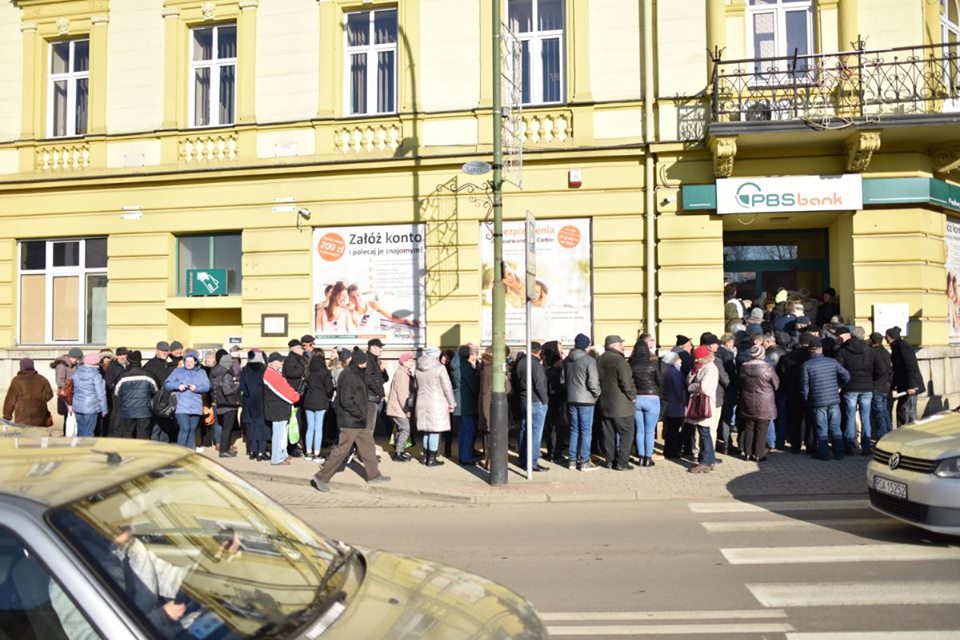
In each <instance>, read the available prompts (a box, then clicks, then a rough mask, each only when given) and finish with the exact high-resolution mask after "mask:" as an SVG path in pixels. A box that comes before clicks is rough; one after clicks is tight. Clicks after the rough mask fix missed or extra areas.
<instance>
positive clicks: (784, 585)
mask: <svg viewBox="0 0 960 640" xmlns="http://www.w3.org/2000/svg"><path fill="white" fill-rule="evenodd" d="M746 586H747V589H748V590H749V591H750V593H752V594H753V597H754V598H756V599H757V602H759V603H760V604H761V605H763V606H764V607H820V606H829V607H847V606H876V605H944V604H960V581H953V580H930V581H923V582H915V581H907V580H897V581H893V582H884V581H875V582H874V581H870V582H778V583H751V584H747V585H746Z"/></svg>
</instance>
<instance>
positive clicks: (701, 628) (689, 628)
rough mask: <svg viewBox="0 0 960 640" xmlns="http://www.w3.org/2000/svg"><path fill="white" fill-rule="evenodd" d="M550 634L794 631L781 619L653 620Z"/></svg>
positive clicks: (556, 629) (552, 629) (559, 629)
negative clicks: (721, 621) (734, 621)
mask: <svg viewBox="0 0 960 640" xmlns="http://www.w3.org/2000/svg"><path fill="white" fill-rule="evenodd" d="M547 631H548V632H549V633H550V635H551V636H667V635H679V636H689V635H733V636H742V635H744V634H750V633H753V634H763V633H787V632H789V631H793V627H792V626H790V625H789V624H785V623H781V622H772V623H771V622H745V623H741V624H723V625H718V624H716V623H708V624H654V625H605V626H597V627H547Z"/></svg>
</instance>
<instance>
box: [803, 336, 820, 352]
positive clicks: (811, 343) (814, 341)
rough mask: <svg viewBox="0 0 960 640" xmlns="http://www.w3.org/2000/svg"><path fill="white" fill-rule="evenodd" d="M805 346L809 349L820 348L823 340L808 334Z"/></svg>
mask: <svg viewBox="0 0 960 640" xmlns="http://www.w3.org/2000/svg"><path fill="white" fill-rule="evenodd" d="M807 348H808V349H810V350H811V351H812V350H814V349H822V348H823V340H821V339H820V338H818V337H817V336H810V338H809V339H807Z"/></svg>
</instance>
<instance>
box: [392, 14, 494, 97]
mask: <svg viewBox="0 0 960 640" xmlns="http://www.w3.org/2000/svg"><path fill="white" fill-rule="evenodd" d="M481 5H482V6H481ZM481 11H484V12H487V13H489V11H490V5H489V3H488V2H486V1H485V2H483V3H481V2H479V0H458V1H457V2H449V0H420V50H419V51H413V52H412V53H413V55H414V57H415V58H417V60H418V63H417V64H416V65H415V66H414V67H413V69H412V75H413V78H411V77H410V74H407V75H405V76H404V77H401V78H400V82H404V83H409V82H411V81H413V82H415V86H416V87H417V90H418V92H419V96H417V102H418V103H419V104H420V107H421V108H422V109H423V110H424V111H448V110H453V109H456V110H459V109H473V108H476V106H477V104H479V101H480V65H481V59H489V57H490V47H491V46H492V45H491V43H490V42H488V41H484V42H481V41H480V12H481ZM504 20H506V15H505V14H504ZM401 35H403V34H401ZM407 45H414V46H415V45H416V43H408V42H407V41H405V40H404V39H403V38H401V41H400V46H407Z"/></svg>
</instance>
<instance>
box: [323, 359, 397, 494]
mask: <svg viewBox="0 0 960 640" xmlns="http://www.w3.org/2000/svg"><path fill="white" fill-rule="evenodd" d="M368 367H369V365H368V364H367V358H366V356H365V355H364V353H363V352H362V351H360V349H359V348H358V347H354V349H353V355H352V356H351V358H350V366H348V367H347V368H346V369H344V370H343V373H341V374H340V377H339V378H338V379H337V397H336V399H335V400H334V409H335V410H336V412H337V425H338V426H339V427H340V440H339V441H338V442H337V445H336V446H335V447H334V448H333V451H331V452H330V457H329V458H327V461H326V462H324V463H323V467H321V468H320V470H319V471H318V472H317V473H316V475H314V477H313V479H312V480H310V486H312V487H313V488H314V489H316V490H317V491H322V492H324V493H326V492H328V491H330V485H329V482H330V479H331V478H333V476H334V475H336V473H337V472H338V471H340V467H341V465H343V463H344V462H345V461H346V459H347V456H349V455H350V452H351V451H352V450H353V447H354V445H356V447H357V450H358V451H359V452H360V459H361V460H362V461H363V467H364V471H365V472H366V476H367V482H370V483H377V482H386V481H388V480H389V479H390V478H389V477H387V476H385V475H383V474H382V473H380V467H379V465H378V464H377V451H376V445H375V444H374V442H373V431H372V430H370V429H368V428H367V413H368V411H367V409H368V403H369V401H368V400H367V395H368V384H367V373H366V369H367V368H368Z"/></svg>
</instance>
